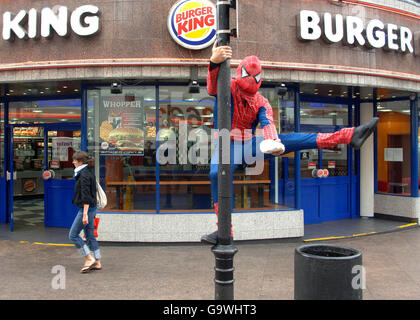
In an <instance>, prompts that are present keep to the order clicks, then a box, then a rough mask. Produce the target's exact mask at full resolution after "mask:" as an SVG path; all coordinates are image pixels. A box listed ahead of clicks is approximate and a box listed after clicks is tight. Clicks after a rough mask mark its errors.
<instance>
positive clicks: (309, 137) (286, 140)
mask: <svg viewBox="0 0 420 320" xmlns="http://www.w3.org/2000/svg"><path fill="white" fill-rule="evenodd" d="M378 122H379V118H376V117H375V118H372V120H370V121H369V122H367V123H365V124H362V125H360V126H358V127H352V128H343V129H340V130H338V131H336V132H333V133H301V132H291V133H281V134H279V139H280V140H281V142H282V143H283V145H284V147H285V151H284V153H283V154H287V153H290V152H294V151H299V150H306V149H326V148H332V147H334V146H336V145H339V144H347V145H350V146H351V147H353V148H354V149H360V147H361V146H362V145H363V143H364V142H365V141H366V139H367V138H368V137H369V136H370V134H371V133H372V132H373V131H374V130H375V128H376V126H377V124H378ZM262 139H263V138H262V137H257V138H256V145H257V148H256V150H257V152H258V151H259V143H261V141H262ZM271 156H272V155H270V154H266V155H265V157H266V158H267V157H271Z"/></svg>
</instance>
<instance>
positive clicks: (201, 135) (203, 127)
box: [152, 86, 215, 212]
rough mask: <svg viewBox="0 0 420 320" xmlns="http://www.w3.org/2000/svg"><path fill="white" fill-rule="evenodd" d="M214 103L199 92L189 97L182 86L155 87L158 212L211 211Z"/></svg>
mask: <svg viewBox="0 0 420 320" xmlns="http://www.w3.org/2000/svg"><path fill="white" fill-rule="evenodd" d="M214 102H215V98H214V97H210V96H209V95H208V94H207V92H206V90H204V89H203V88H202V89H201V90H200V93H198V94H191V93H188V87H186V86H160V87H159V130H158V139H159V146H160V147H159V150H160V151H161V152H162V153H161V154H160V156H159V159H160V160H159V164H160V166H159V167H160V168H159V172H160V174H159V193H160V202H159V208H160V212H176V211H179V210H180V211H195V210H197V211H199V210H211V208H212V199H211V188H210V180H209V172H210V158H211V140H212V139H211V137H212V129H213V128H214V122H213V107H214ZM152 125H153V126H154V125H155V123H152Z"/></svg>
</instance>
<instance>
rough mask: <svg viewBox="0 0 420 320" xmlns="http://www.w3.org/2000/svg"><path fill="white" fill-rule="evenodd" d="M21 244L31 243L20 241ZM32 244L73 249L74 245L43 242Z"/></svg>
mask: <svg viewBox="0 0 420 320" xmlns="http://www.w3.org/2000/svg"><path fill="white" fill-rule="evenodd" d="M19 243H29V244H30V242H29V241H19ZM32 244H37V245H42V246H57V247H73V246H74V244H68V243H43V242H33V243H32Z"/></svg>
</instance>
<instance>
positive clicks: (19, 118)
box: [9, 99, 81, 124]
mask: <svg viewBox="0 0 420 320" xmlns="http://www.w3.org/2000/svg"><path fill="white" fill-rule="evenodd" d="M80 106H81V104H80V99H65V100H39V101H19V102H10V103H9V122H10V123H11V124H13V123H22V124H24V123H34V124H42V123H57V122H80V120H81V107H80Z"/></svg>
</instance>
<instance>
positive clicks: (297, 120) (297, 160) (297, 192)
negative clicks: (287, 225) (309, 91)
mask: <svg viewBox="0 0 420 320" xmlns="http://www.w3.org/2000/svg"><path fill="white" fill-rule="evenodd" d="M294 116H295V132H300V87H299V85H297V86H296V87H295V109H294ZM300 180H301V179H300V151H296V152H295V208H296V209H298V210H299V209H301V208H302V202H301V200H302V199H301V184H300Z"/></svg>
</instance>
